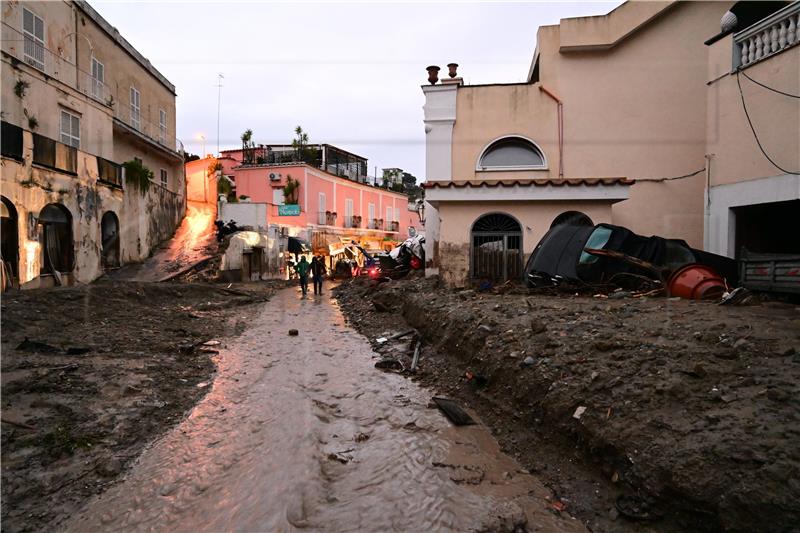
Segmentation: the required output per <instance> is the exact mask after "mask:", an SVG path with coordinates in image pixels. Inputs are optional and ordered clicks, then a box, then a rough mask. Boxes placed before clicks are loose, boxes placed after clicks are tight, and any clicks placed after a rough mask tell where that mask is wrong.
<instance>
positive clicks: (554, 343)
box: [336, 278, 800, 530]
mask: <svg viewBox="0 0 800 533" xmlns="http://www.w3.org/2000/svg"><path fill="white" fill-rule="evenodd" d="M548 290H550V289H548ZM555 290H556V291H557V290H558V289H557V288H556V289H555ZM534 292H538V293H537V294H531V293H530V292H529V289H526V288H520V287H504V286H496V287H493V288H491V289H489V290H486V291H485V292H481V291H476V290H471V289H470V290H450V289H444V288H441V287H439V286H438V284H437V280H436V279H435V278H427V279H408V280H399V281H390V282H387V283H384V284H380V285H377V286H371V285H370V284H369V283H367V282H365V281H364V280H353V281H352V282H348V283H344V284H343V285H342V286H341V287H340V288H339V289H338V290H337V291H336V295H337V298H338V300H339V302H340V306H341V308H342V309H343V311H344V312H345V314H346V315H347V317H348V319H349V320H350V322H351V323H352V324H353V325H354V326H355V327H357V328H358V329H359V330H360V331H362V332H363V333H364V334H365V335H367V336H368V337H369V338H371V339H375V338H377V337H385V338H387V342H384V343H382V344H381V345H380V347H379V350H381V352H382V355H383V356H386V357H388V356H392V357H394V358H395V359H398V360H400V361H401V362H402V363H403V365H404V366H405V368H408V367H409V366H410V361H411V359H412V358H413V349H412V347H411V346H410V343H408V342H405V343H401V342H398V341H388V337H389V336H390V335H391V332H404V331H407V330H408V329H412V328H413V329H414V330H415V331H416V332H418V333H419V335H420V338H421V340H422V348H421V355H420V357H419V363H418V368H417V372H416V373H415V374H413V378H414V379H415V380H419V381H421V382H422V383H425V384H427V385H430V386H431V387H433V388H434V389H435V390H436V391H437V393H438V395H440V396H446V397H447V398H449V399H453V400H456V401H458V402H459V404H460V405H462V406H465V407H468V408H471V409H473V410H475V412H477V414H478V415H479V416H480V417H481V419H482V420H483V421H484V422H485V423H486V424H487V425H488V426H490V427H491V428H492V429H493V431H494V432H495V434H496V436H497V438H498V439H499V440H500V442H501V444H502V445H503V447H504V448H505V449H506V451H508V452H510V453H512V454H514V455H516V456H517V457H518V458H519V459H520V461H522V463H523V466H525V467H526V468H528V469H530V470H531V471H535V472H536V473H537V475H539V476H541V477H542V478H544V479H546V480H549V484H550V487H551V488H552V489H553V490H554V492H555V493H556V494H557V495H558V496H559V501H562V502H563V501H569V509H570V512H571V513H575V514H576V516H578V517H579V518H581V519H583V521H584V522H585V523H587V525H589V526H590V527H591V528H592V529H594V530H620V529H624V528H625V527H626V524H627V525H628V526H631V527H633V523H634V521H635V520H645V519H646V520H649V521H654V522H655V521H658V524H659V528H666V529H669V528H672V529H682V530H686V529H689V530H715V529H732V530H757V529H760V528H761V527H762V526H763V524H764V523H767V522H768V523H770V524H771V525H772V526H774V529H775V530H789V529H791V528H792V527H794V525H795V524H797V523H800V503H798V502H800V484H797V483H794V481H793V480H795V479H800V451H798V450H797V447H796V440H797V438H798V437H800V423H799V422H800V402H798V401H797V400H796V398H797V397H798V392H800V390H799V389H798V385H797V383H800V308H798V307H796V306H794V305H790V304H783V303H778V302H761V303H759V302H757V301H751V303H753V304H755V305H750V306H747V307H742V306H735V307H730V306H727V305H717V304H716V302H706V301H696V300H686V299H681V298H651V297H647V296H641V297H638V298H634V297H633V296H634V294H633V291H617V296H614V297H611V294H614V293H613V292H612V293H610V294H609V297H608V298H593V294H592V293H591V292H589V293H584V294H583V295H578V296H576V295H574V293H573V294H570V295H567V294H563V293H557V292H555V293H553V294H546V290H545V289H536V290H535V291H534ZM619 292H628V293H629V294H619ZM731 294H733V293H731ZM740 294H741V293H740ZM729 296H730V295H729ZM375 301H379V302H381V306H382V308H385V309H384V310H383V311H380V312H378V311H377V310H376V306H375V305H374V303H373V302H375ZM388 328H391V330H390V332H387V329H388ZM387 333H389V334H387ZM401 344H404V346H400V345H401ZM391 346H395V348H394V351H395V354H394V355H390V353H391V351H390V350H392V349H391V348H390V347H391Z"/></svg>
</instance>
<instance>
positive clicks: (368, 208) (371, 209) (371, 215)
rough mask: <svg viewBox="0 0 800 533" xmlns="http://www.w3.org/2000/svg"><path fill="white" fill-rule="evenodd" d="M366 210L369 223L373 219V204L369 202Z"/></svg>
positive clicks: (371, 222)
mask: <svg viewBox="0 0 800 533" xmlns="http://www.w3.org/2000/svg"><path fill="white" fill-rule="evenodd" d="M367 210H368V212H369V223H370V224H373V221H374V220H375V204H369V205H368V206H367Z"/></svg>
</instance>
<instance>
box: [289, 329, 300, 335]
mask: <svg viewBox="0 0 800 533" xmlns="http://www.w3.org/2000/svg"><path fill="white" fill-rule="evenodd" d="M298 335H300V332H299V331H297V330H296V329H290V330H289V336H290V337H297V336H298Z"/></svg>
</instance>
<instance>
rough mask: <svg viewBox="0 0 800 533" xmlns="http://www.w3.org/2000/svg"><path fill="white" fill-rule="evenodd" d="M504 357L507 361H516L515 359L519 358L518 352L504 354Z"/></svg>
mask: <svg viewBox="0 0 800 533" xmlns="http://www.w3.org/2000/svg"><path fill="white" fill-rule="evenodd" d="M506 357H508V358H509V359H516V358H517V357H519V352H511V353H509V354H506Z"/></svg>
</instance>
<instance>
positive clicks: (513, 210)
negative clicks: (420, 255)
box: [439, 202, 612, 286]
mask: <svg viewBox="0 0 800 533" xmlns="http://www.w3.org/2000/svg"><path fill="white" fill-rule="evenodd" d="M564 211H580V212H582V213H584V214H586V215H587V216H589V218H591V219H592V221H593V222H594V223H595V224H599V223H601V222H611V218H612V217H611V204H610V203H608V202H487V203H483V202H481V203H476V202H459V203H455V202H447V203H445V202H443V203H440V204H439V216H440V217H441V218H442V220H443V221H446V223H445V224H442V226H441V240H440V243H439V259H440V262H439V275H440V276H441V278H442V280H443V281H444V282H445V283H446V284H448V285H450V286H463V285H464V284H466V283H467V278H468V277H469V260H470V232H471V229H472V225H473V224H474V223H475V221H476V220H477V219H478V218H480V217H481V216H483V215H485V214H488V213H503V214H506V215H510V216H512V217H514V218H515V219H516V220H517V221H519V223H520V225H521V226H522V247H523V252H524V254H525V260H527V258H528V256H529V255H530V253H531V252H532V251H533V249H534V248H535V247H536V244H538V242H539V241H540V240H541V238H542V237H544V234H545V233H547V231H548V230H549V229H550V225H551V224H552V223H553V220H554V219H555V218H556V217H557V216H558V215H560V214H561V213H563V212H564Z"/></svg>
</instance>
